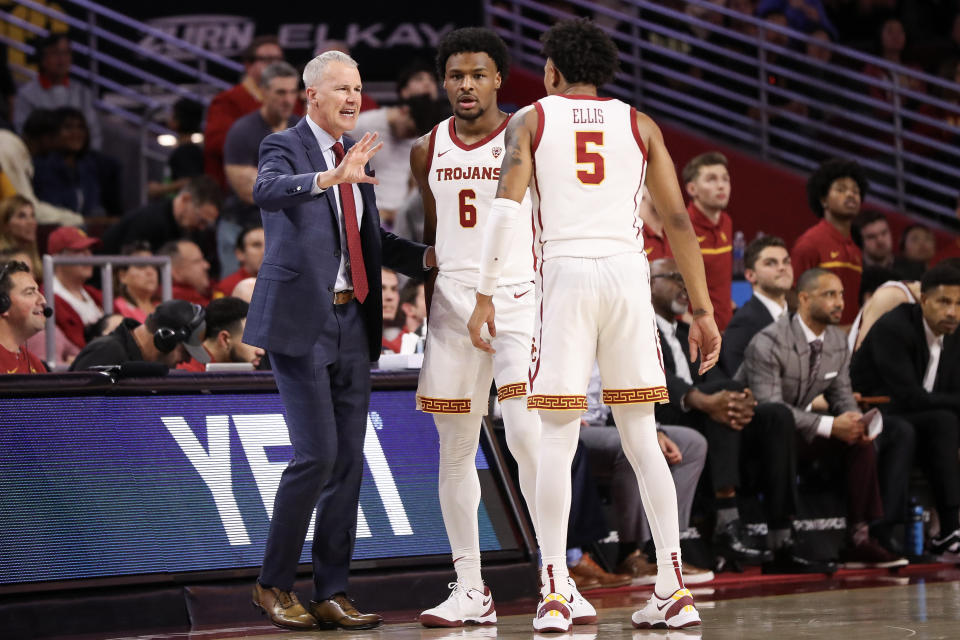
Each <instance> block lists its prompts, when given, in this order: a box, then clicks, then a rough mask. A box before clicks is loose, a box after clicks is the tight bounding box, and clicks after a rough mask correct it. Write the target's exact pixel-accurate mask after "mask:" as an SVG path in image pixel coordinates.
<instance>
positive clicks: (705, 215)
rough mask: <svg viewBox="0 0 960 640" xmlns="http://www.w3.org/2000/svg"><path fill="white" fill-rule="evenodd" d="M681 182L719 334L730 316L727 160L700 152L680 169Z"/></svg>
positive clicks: (731, 279) (730, 246)
mask: <svg viewBox="0 0 960 640" xmlns="http://www.w3.org/2000/svg"><path fill="white" fill-rule="evenodd" d="M682 176H683V183H684V185H685V188H686V191H687V195H689V196H690V204H689V205H688V206H687V211H688V212H689V213H690V220H691V221H692V222H693V229H694V231H696V234H697V240H699V241H700V251H701V253H703V263H704V268H705V269H706V272H707V288H708V289H709V290H710V301H711V302H712V303H713V313H714V317H715V318H716V320H717V327H718V328H719V329H720V331H721V332H722V331H723V330H724V329H726V327H727V324H729V322H730V318H731V317H733V299H732V298H731V292H730V288H731V285H732V283H733V223H732V222H731V221H730V215H729V214H728V213H727V211H726V209H727V204H729V202H730V172H729V171H728V170H727V158H726V157H725V156H724V155H723V154H722V153H719V152H717V151H709V152H707V153H702V154H700V155H698V156H697V157H695V158H693V159H692V160H690V161H689V162H688V163H687V165H686V166H685V167H684V168H683V174H682Z"/></svg>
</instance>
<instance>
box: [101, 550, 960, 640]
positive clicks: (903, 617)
mask: <svg viewBox="0 0 960 640" xmlns="http://www.w3.org/2000/svg"><path fill="white" fill-rule="evenodd" d="M722 575H723V576H726V577H727V578H728V579H726V580H722V581H720V580H718V581H717V584H716V585H710V584H708V585H704V586H700V587H691V589H692V590H693V591H694V595H695V597H696V598H697V603H698V607H699V609H700V613H701V617H702V618H703V626H701V627H699V628H694V629H690V630H682V631H667V630H644V631H640V630H635V629H633V627H632V626H631V624H630V614H631V613H632V612H633V611H634V610H635V609H636V608H638V607H639V606H641V605H642V603H643V602H645V601H646V599H647V598H648V597H649V594H650V589H649V587H647V588H625V589H617V590H606V591H600V592H590V593H588V594H587V598H588V599H589V600H590V601H591V602H593V603H594V606H596V608H597V610H598V612H599V615H600V621H599V623H598V624H596V625H587V626H578V627H574V630H573V631H572V632H571V633H567V634H544V635H540V634H535V633H534V632H533V629H532V627H531V618H532V614H533V607H534V606H535V602H534V601H533V600H527V601H518V602H510V603H498V604H497V613H498V616H499V621H498V624H497V625H496V626H493V627H465V628H462V629H425V628H423V627H422V626H420V624H419V623H417V622H416V612H409V611H408V612H390V613H387V614H385V617H386V620H387V624H384V625H383V626H382V627H380V628H378V629H374V630H371V631H356V632H346V631H313V632H291V631H283V630H280V629H276V628H274V627H271V626H269V625H267V624H260V625H236V626H234V627H230V628H217V629H197V630H193V631H184V632H179V633H151V634H143V635H127V636H122V638H123V640H134V639H136V640H147V639H149V640H179V639H189V640H219V639H226V638H231V639H233V638H256V639H257V640H281V639H282V640H326V639H331V640H332V639H335V638H340V639H342V640H448V639H449V640H453V639H462V640H469V639H473V638H476V639H480V638H504V639H515V638H517V639H519V638H523V639H529V638H536V639H538V640H551V639H554V640H621V639H630V640H648V639H649V640H656V639H663V640H693V639H695V638H704V639H707V640H727V639H738V640H753V639H757V640H759V639H761V638H762V639H763V640H794V639H800V638H803V639H808V638H817V639H833V638H837V639H841V640H852V639H854V638H869V640H900V639H905V638H913V639H918V640H919V639H940V638H943V639H960V570H958V569H956V568H952V567H946V566H944V565H939V566H937V565H928V566H926V567H924V568H922V567H909V568H908V571H902V572H900V573H899V574H893V573H886V572H876V571H874V572H861V573H856V572H842V573H841V574H840V575H838V576H834V577H833V578H825V577H824V576H818V577H813V576H807V577H803V578H796V577H795V578H793V579H788V580H784V581H777V580H775V579H774V580H772V581H771V580H766V579H765V578H767V577H759V576H756V575H749V574H747V575H743V576H742V577H741V578H739V579H738V578H737V577H736V576H731V575H730V574H722ZM494 595H496V594H494ZM112 638H115V639H117V640H119V639H120V638H121V636H116V635H115V636H112Z"/></svg>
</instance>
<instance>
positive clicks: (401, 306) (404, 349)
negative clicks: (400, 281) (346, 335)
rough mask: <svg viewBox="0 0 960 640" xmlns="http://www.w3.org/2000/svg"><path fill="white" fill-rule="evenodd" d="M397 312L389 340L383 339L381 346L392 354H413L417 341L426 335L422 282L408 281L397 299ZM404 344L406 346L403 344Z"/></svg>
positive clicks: (425, 306)
mask: <svg viewBox="0 0 960 640" xmlns="http://www.w3.org/2000/svg"><path fill="white" fill-rule="evenodd" d="M397 302H398V310H397V314H396V317H395V318H394V322H393V325H394V328H396V331H394V330H390V331H389V332H387V333H389V334H390V336H391V338H389V339H388V338H386V337H385V338H384V339H383V346H384V347H385V348H386V349H387V350H388V351H390V352H393V353H414V352H415V351H416V349H417V341H418V340H419V339H421V338H423V337H425V335H426V331H427V325H426V321H427V303H426V299H425V298H424V290H423V282H422V281H418V280H413V279H408V280H407V281H406V283H404V285H403V287H401V289H400V293H399V295H398V297H397ZM404 343H406V344H404Z"/></svg>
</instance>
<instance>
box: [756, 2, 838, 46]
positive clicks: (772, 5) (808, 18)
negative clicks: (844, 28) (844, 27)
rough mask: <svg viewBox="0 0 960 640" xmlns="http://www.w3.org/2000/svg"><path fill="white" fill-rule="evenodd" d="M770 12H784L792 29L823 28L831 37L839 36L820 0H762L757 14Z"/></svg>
mask: <svg viewBox="0 0 960 640" xmlns="http://www.w3.org/2000/svg"><path fill="white" fill-rule="evenodd" d="M768 13H782V14H783V15H784V16H785V17H786V19H787V26H789V27H790V28H791V29H796V30H797V31H803V32H804V33H811V32H813V31H816V30H818V29H822V30H824V31H826V32H828V33H829V34H830V37H831V38H836V37H837V30H836V29H835V28H834V27H833V24H831V23H830V18H828V17H827V11H826V9H824V8H823V3H822V2H821V1H820V0H760V2H759V4H758V5H757V15H758V16H760V17H764V16H766V15H767V14H768Z"/></svg>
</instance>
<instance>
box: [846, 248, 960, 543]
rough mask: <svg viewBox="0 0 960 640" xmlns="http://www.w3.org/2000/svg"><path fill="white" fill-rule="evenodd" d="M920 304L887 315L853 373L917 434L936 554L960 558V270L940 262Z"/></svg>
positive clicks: (870, 337) (927, 277) (925, 285)
mask: <svg viewBox="0 0 960 640" xmlns="http://www.w3.org/2000/svg"><path fill="white" fill-rule="evenodd" d="M920 286H921V294H920V303H919V304H901V305H900V306H898V307H896V308H895V309H893V310H892V311H890V312H889V313H887V314H885V315H883V316H882V317H881V318H880V319H879V320H877V321H876V323H875V324H874V325H873V328H872V329H871V330H870V333H869V334H868V335H867V337H866V338H865V339H864V341H863V343H862V346H861V348H860V350H859V351H857V353H856V354H855V355H854V358H853V363H852V365H851V367H850V375H851V377H852V379H853V381H854V384H855V385H856V387H857V388H858V389H859V390H860V391H861V392H862V393H864V394H868V395H884V396H889V397H890V400H891V402H890V404H889V405H888V406H883V405H881V409H882V410H883V411H884V413H888V414H892V415H897V416H900V417H902V418H904V419H905V420H907V421H908V422H909V423H910V424H912V425H913V427H914V429H916V431H917V434H918V436H919V437H918V438H917V443H918V445H917V446H918V447H919V448H920V451H921V452H922V453H921V455H920V456H919V457H918V459H919V460H921V461H922V465H923V467H924V469H925V471H926V472H927V473H928V475H929V476H930V486H931V488H932V489H933V494H934V498H935V501H936V505H937V513H938V515H939V516H940V537H939V538H935V539H933V540H932V541H931V548H932V550H933V552H934V553H937V554H948V555H949V556H950V561H952V562H956V561H957V560H958V559H960V519H958V510H960V463H958V461H957V448H958V442H960V441H958V434H960V334H957V326H958V324H960V270H958V269H956V268H954V267H952V266H950V265H938V266H936V267H934V268H933V269H931V270H930V271H928V272H927V273H926V274H924V276H923V280H922V281H921V283H920Z"/></svg>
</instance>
